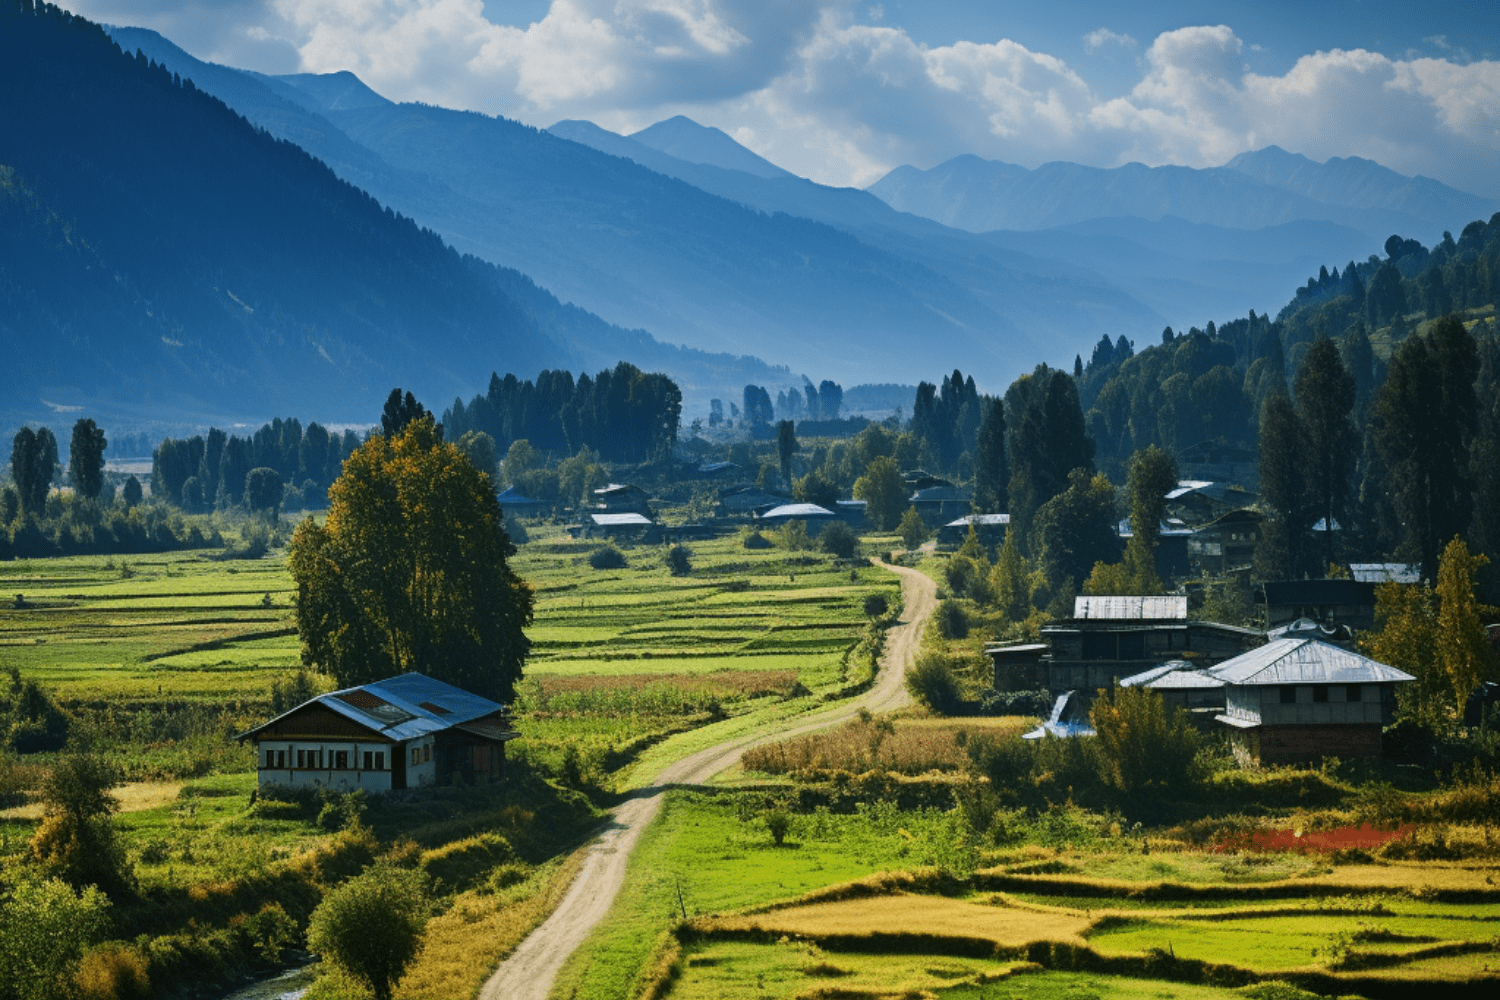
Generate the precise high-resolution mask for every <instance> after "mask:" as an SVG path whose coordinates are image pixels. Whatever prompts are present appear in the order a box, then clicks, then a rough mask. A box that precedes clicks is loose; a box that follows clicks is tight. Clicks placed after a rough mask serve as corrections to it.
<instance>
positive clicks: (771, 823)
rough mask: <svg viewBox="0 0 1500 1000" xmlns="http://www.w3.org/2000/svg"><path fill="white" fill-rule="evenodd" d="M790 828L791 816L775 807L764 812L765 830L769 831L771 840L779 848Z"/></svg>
mask: <svg viewBox="0 0 1500 1000" xmlns="http://www.w3.org/2000/svg"><path fill="white" fill-rule="evenodd" d="M791 828H792V814H791V813H789V812H787V811H786V810H785V809H783V808H781V807H780V806H777V807H776V808H774V809H771V810H768V811H767V812H766V829H767V830H769V831H771V840H772V841H774V842H775V844H776V846H777V847H780V846H781V845H782V844H783V843H784V842H785V841H786V835H787V832H788V831H790V830H791Z"/></svg>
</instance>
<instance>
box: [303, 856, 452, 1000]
mask: <svg viewBox="0 0 1500 1000" xmlns="http://www.w3.org/2000/svg"><path fill="white" fill-rule="evenodd" d="M427 916H428V902H427V884H426V877H425V876H424V875H423V874H422V873H421V872H420V871H415V870H412V869H409V868H394V867H391V866H389V865H377V866H376V867H374V868H371V869H370V870H369V871H367V872H365V873H364V874H362V875H360V876H358V877H356V878H353V879H350V880H349V881H348V882H346V883H345V884H344V885H341V886H339V887H338V888H337V889H334V890H333V891H332V892H330V893H329V894H328V895H327V896H324V897H323V902H321V903H319V904H318V908H317V909H316V910H314V911H313V915H312V920H311V921H310V922H309V923H308V927H307V945H308V947H309V948H310V949H312V951H314V952H315V953H316V954H317V955H318V956H319V957H320V958H321V959H323V960H324V961H326V962H329V963H330V964H332V965H334V966H336V967H338V968H339V969H341V970H343V971H344V972H347V973H348V974H349V975H350V976H352V977H353V978H355V979H357V980H359V981H361V982H362V983H364V984H365V985H366V986H367V987H368V988H369V989H370V992H372V993H374V994H375V1000H391V988H392V987H393V986H395V984H396V981H397V980H398V979H400V978H401V973H402V972H404V971H405V969H406V967H407V966H408V965H409V964H411V960H412V959H413V958H415V957H416V954H417V949H418V947H419V945H420V944H421V940H422V931H423V929H424V927H425V926H426V924H427Z"/></svg>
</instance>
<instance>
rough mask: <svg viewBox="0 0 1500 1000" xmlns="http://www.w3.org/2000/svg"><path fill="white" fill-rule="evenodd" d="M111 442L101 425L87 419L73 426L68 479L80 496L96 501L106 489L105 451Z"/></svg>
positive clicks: (69, 448) (69, 446)
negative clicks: (100, 492) (102, 490)
mask: <svg viewBox="0 0 1500 1000" xmlns="http://www.w3.org/2000/svg"><path fill="white" fill-rule="evenodd" d="M108 446H109V442H108V441H106V440H105V438H104V431H103V429H102V428H100V427H99V425H97V424H95V423H94V422H93V421H92V420H90V419H89V418H87V417H85V418H83V419H82V420H80V421H78V422H77V423H76V424H74V425H73V439H72V440H71V441H70V442H68V479H69V480H71V481H72V483H73V489H74V490H76V491H77V492H78V495H79V496H83V497H87V498H88V499H90V500H95V499H97V498H98V496H99V491H100V490H101V489H103V488H104V449H105V448H107V447H108Z"/></svg>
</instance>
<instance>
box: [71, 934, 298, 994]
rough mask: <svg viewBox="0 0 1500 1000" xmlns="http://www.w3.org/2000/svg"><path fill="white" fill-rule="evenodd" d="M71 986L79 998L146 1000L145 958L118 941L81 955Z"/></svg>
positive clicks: (147, 978)
mask: <svg viewBox="0 0 1500 1000" xmlns="http://www.w3.org/2000/svg"><path fill="white" fill-rule="evenodd" d="M288 919H290V918H288ZM73 985H74V986H75V987H77V989H78V996H79V998H80V1000H136V998H140V1000H146V998H147V997H149V996H151V979H150V977H149V976H147V975H146V960H145V959H144V958H142V957H141V955H140V953H139V952H137V951H135V950H134V949H132V948H126V947H123V946H121V945H117V944H113V945H106V946H104V947H102V948H98V949H96V950H94V951H91V952H89V953H88V954H87V955H84V956H83V961H82V962H81V963H80V964H79V966H78V971H77V972H76V973H74V974H73Z"/></svg>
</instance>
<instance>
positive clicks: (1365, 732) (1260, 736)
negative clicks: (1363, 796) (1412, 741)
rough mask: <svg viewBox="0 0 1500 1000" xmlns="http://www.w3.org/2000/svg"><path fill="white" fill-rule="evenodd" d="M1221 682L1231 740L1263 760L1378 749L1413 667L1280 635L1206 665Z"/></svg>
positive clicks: (1371, 753)
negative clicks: (1405, 668) (1399, 666)
mask: <svg viewBox="0 0 1500 1000" xmlns="http://www.w3.org/2000/svg"><path fill="white" fill-rule="evenodd" d="M1208 672H1209V673H1210V674H1212V675H1213V676H1214V677H1216V678H1218V679H1219V680H1220V681H1223V682H1224V685H1225V688H1224V702H1225V707H1224V713H1223V714H1222V715H1219V716H1217V717H1216V718H1217V720H1218V721H1219V722H1221V723H1223V724H1224V725H1225V726H1227V727H1229V731H1230V734H1231V739H1232V740H1233V741H1234V743H1235V745H1236V747H1238V748H1239V749H1240V750H1241V751H1242V752H1244V753H1245V754H1246V755H1247V756H1248V757H1250V758H1251V759H1254V760H1258V761H1262V762H1264V763H1278V764H1280V763H1290V762H1294V761H1303V760H1316V759H1318V758H1320V757H1379V756H1380V730H1381V727H1382V726H1383V725H1385V724H1387V723H1389V722H1390V721H1391V719H1392V717H1393V715H1394V713H1395V708H1396V685H1398V684H1404V683H1406V682H1408V681H1411V680H1413V678H1412V676H1411V674H1408V673H1405V672H1403V671H1400V670H1397V669H1396V668H1395V667H1390V666H1387V665H1385V664H1384V663H1379V662H1377V661H1375V660H1372V659H1370V658H1369V657H1367V656H1360V655H1359V654H1358V653H1354V652H1350V651H1349V650H1347V649H1340V648H1339V647H1337V646H1334V645H1331V644H1329V643H1326V642H1322V641H1320V640H1318V639H1277V640H1275V641H1273V642H1269V643H1267V644H1266V645H1264V646H1262V647H1260V648H1259V649H1254V650H1251V651H1250V652H1248V653H1245V654H1243V655H1242V656H1237V657H1235V658H1234V659H1232V660H1227V661H1225V662H1224V663H1221V664H1219V665H1218V666H1217V667H1215V668H1213V669H1211V670H1210V671H1208Z"/></svg>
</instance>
